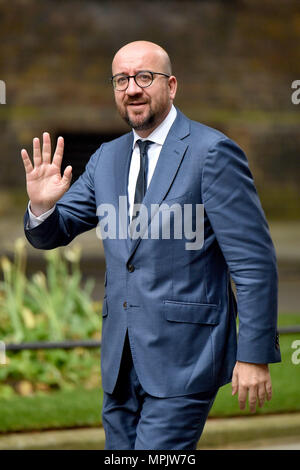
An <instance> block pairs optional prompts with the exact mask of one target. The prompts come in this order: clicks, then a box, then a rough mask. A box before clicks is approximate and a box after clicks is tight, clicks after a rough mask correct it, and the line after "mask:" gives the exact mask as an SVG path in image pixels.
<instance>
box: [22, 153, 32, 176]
mask: <svg viewBox="0 0 300 470" xmlns="http://www.w3.org/2000/svg"><path fill="white" fill-rule="evenodd" d="M21 157H22V160H23V164H24V168H25V173H30V172H31V171H32V170H33V166H32V163H31V160H30V158H29V155H28V153H27V150H25V149H22V150H21Z"/></svg>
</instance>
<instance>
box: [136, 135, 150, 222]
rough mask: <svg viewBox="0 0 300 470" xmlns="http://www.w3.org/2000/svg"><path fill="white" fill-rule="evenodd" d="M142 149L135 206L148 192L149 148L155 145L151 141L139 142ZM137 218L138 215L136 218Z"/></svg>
mask: <svg viewBox="0 0 300 470" xmlns="http://www.w3.org/2000/svg"><path fill="white" fill-rule="evenodd" d="M137 144H138V146H139V148H140V171H139V174H138V177H137V181H136V187H135V195H134V206H135V205H136V204H141V203H142V201H143V199H144V196H145V194H146V191H147V173H148V153H147V150H148V147H149V145H151V144H153V142H151V140H137ZM134 217H136V215H135V216H134Z"/></svg>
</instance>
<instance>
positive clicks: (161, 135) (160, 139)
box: [132, 104, 177, 148]
mask: <svg viewBox="0 0 300 470" xmlns="http://www.w3.org/2000/svg"><path fill="white" fill-rule="evenodd" d="M176 116H177V111H176V108H175V106H174V105H173V104H172V106H171V109H170V111H169V113H168V115H167V116H166V117H165V119H164V120H163V122H161V123H160V125H159V126H157V127H156V128H155V129H154V131H153V132H151V134H150V135H148V137H146V138H144V139H142V138H141V137H140V136H139V135H138V134H137V133H136V131H135V130H134V129H132V131H133V144H132V148H134V146H135V144H136V141H137V140H139V139H141V140H152V142H155V143H156V144H159V145H163V144H164V142H165V140H166V138H167V135H168V132H169V130H170V129H171V126H172V124H173V122H174V121H175V119H176Z"/></svg>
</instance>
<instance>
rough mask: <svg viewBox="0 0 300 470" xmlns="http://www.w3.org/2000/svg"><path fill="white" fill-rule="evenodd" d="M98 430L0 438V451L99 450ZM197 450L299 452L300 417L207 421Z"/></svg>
mask: <svg viewBox="0 0 300 470" xmlns="http://www.w3.org/2000/svg"><path fill="white" fill-rule="evenodd" d="M104 442H105V437H104V432H103V429H102V428H94V429H91V428H86V429H77V430H74V429H69V430H62V431H44V432H32V433H11V434H5V435H2V436H0V450H5V449H6V450H17V449H33V450H39V449H50V450H54V449H60V450H63V449H72V450H73V449H74V450H75V449H77V450H79V449H80V450H84V449H86V450H97V449H98V450H102V449H103V448H104ZM201 449H205V450H207V449H228V450H229V449H237V450H238V449H251V450H254V449H278V450H279V449H282V450H283V449H289V450H291V449H295V450H296V449H300V413H295V414H283V415H272V416H251V417H241V418H228V419H209V420H208V421H207V423H206V426H205V430H204V432H203V436H202V438H201V441H200V445H199V450H201Z"/></svg>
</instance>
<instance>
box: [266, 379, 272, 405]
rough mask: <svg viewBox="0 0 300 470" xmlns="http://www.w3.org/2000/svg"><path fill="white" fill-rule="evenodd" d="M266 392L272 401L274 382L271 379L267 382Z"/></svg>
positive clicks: (268, 398)
mask: <svg viewBox="0 0 300 470" xmlns="http://www.w3.org/2000/svg"><path fill="white" fill-rule="evenodd" d="M266 394H267V400H268V401H270V400H271V398H272V383H271V381H270V380H268V381H267V382H266Z"/></svg>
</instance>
